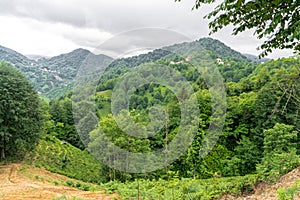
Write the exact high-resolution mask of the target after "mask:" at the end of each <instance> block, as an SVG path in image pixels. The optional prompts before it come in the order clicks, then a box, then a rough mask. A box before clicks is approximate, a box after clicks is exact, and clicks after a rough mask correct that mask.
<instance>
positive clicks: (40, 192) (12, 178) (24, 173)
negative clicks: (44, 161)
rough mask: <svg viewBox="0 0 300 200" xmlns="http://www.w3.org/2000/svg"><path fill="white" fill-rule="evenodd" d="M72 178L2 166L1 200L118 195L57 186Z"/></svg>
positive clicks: (101, 199)
mask: <svg viewBox="0 0 300 200" xmlns="http://www.w3.org/2000/svg"><path fill="white" fill-rule="evenodd" d="M69 179H70V178H68V177H65V176H62V175H58V174H55V173H51V172H48V171H46V170H44V169H39V168H31V167H28V166H23V165H20V164H10V165H0V200H35V199H36V200H48V199H49V200H51V199H54V198H60V199H64V198H62V196H63V197H66V199H80V200H83V199H84V200H110V199H114V197H116V195H107V194H105V192H103V191H101V192H100V191H97V192H90V191H82V190H78V189H76V188H73V187H67V186H63V185H55V184H54V183H55V181H56V183H62V182H65V181H67V180H69Z"/></svg>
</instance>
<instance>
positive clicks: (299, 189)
mask: <svg viewBox="0 0 300 200" xmlns="http://www.w3.org/2000/svg"><path fill="white" fill-rule="evenodd" d="M297 197H298V198H299V197H300V181H296V182H295V183H294V184H293V185H292V186H291V187H288V188H283V187H281V188H280V189H278V190H277V200H293V199H296V198H297Z"/></svg>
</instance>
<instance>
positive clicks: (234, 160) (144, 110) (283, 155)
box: [50, 39, 300, 181]
mask: <svg viewBox="0 0 300 200" xmlns="http://www.w3.org/2000/svg"><path fill="white" fill-rule="evenodd" d="M208 47H209V48H208ZM163 49H169V50H168V51H166V50H163ZM163 49H160V50H155V51H153V52H151V53H149V54H145V55H140V56H135V57H132V58H124V59H120V60H116V61H115V62H113V63H112V64H111V65H110V66H109V68H108V69H107V70H106V72H105V73H104V75H103V76H102V79H101V80H100V82H99V84H98V85H97V88H96V95H95V96H93V97H91V98H90V99H92V100H95V102H96V105H95V107H96V113H95V114H88V115H86V116H85V118H84V119H82V121H81V122H79V124H84V123H83V122H84V121H89V122H91V123H89V125H88V126H86V127H85V128H86V129H85V130H81V129H80V128H79V129H77V131H79V134H80V135H81V136H82V137H84V143H85V144H87V146H88V148H89V150H90V151H91V152H92V153H94V154H96V155H97V156H99V157H101V158H102V157H103V156H105V155H104V154H101V152H100V149H99V148H100V147H99V146H98V145H100V144H99V142H98V141H101V140H103V137H104V134H105V137H108V138H109V139H110V140H111V141H113V143H114V144H115V145H117V146H120V147H122V148H124V149H126V150H128V151H134V152H148V151H155V150H157V149H163V148H165V146H166V145H168V144H169V143H171V142H172V139H173V138H175V136H176V133H177V131H178V128H179V126H180V120H181V119H180V118H181V117H180V116H181V111H180V104H181V103H180V101H179V100H178V97H176V95H175V94H173V92H172V89H170V88H168V87H165V86H162V85H159V84H155V83H147V84H144V85H141V86H140V87H137V88H134V89H133V90H130V88H126V85H130V84H132V83H133V82H135V81H137V82H139V81H140V80H139V79H137V78H136V77H135V76H133V77H134V78H132V77H130V76H127V77H126V74H130V73H133V71H138V69H139V68H143V67H144V66H156V67H158V69H157V71H155V70H154V71H152V72H148V75H145V76H144V77H143V78H144V79H145V80H147V79H148V78H149V77H150V76H152V75H154V74H156V75H154V76H158V77H160V78H161V79H163V78H164V76H163V74H166V73H167V72H166V71H164V68H163V67H161V68H159V66H168V67H170V68H171V69H174V70H176V71H178V72H179V73H180V74H181V75H183V76H184V77H185V78H186V80H187V81H188V82H189V83H190V85H191V86H192V88H193V91H194V93H195V94H196V96H197V101H198V105H199V111H200V118H199V128H198V131H197V133H196V137H195V138H194V141H193V143H192V144H191V146H190V147H189V148H188V151H187V152H186V153H184V154H183V155H182V156H181V157H180V158H179V159H178V160H176V161H175V162H174V163H172V164H171V165H170V166H168V168H166V169H163V170H160V171H156V172H153V173H149V174H147V177H149V178H159V177H164V176H165V175H166V174H168V173H171V174H172V173H175V174H177V176H179V177H194V178H211V177H214V176H222V177H227V176H240V175H246V174H253V173H261V174H263V175H264V176H268V175H270V174H271V175H274V176H280V175H282V174H284V173H286V172H287V171H289V170H290V169H292V168H294V167H296V166H297V165H298V163H299V157H298V155H297V154H298V153H299V144H300V143H299V142H300V140H299V119H300V118H299V58H283V59H278V60H270V61H267V62H265V63H256V62H252V61H250V60H248V59H247V58H246V57H245V56H243V55H242V54H240V53H238V52H235V51H233V50H231V49H230V48H229V47H226V46H225V45H224V44H222V43H220V42H218V41H214V40H211V39H201V40H199V41H195V42H193V43H184V44H178V45H174V46H171V47H167V48H163ZM171 49H172V51H171ZM187 49H190V51H186V50H187ZM178 52H186V53H184V54H179V53H178ZM187 57H191V60H190V62H189V61H186V58H187ZM207 58H209V59H208V60H209V62H207ZM193 59H195V60H196V59H200V60H201V59H202V61H203V62H202V61H201V62H196V64H197V66H195V62H194V63H193ZM205 59H206V60H205ZM147 63H148V64H147ZM208 63H210V64H212V65H215V66H217V68H218V70H219V72H220V74H221V75H222V78H223V80H222V81H224V86H225V90H226V104H227V112H226V119H225V123H224V128H223V130H222V133H221V135H220V138H219V139H218V142H217V144H216V145H215V146H214V148H213V149H212V151H210V153H209V154H208V155H207V156H206V157H204V158H201V157H199V151H200V147H201V144H202V142H203V138H204V137H205V134H206V132H207V130H208V129H209V126H210V122H211V120H212V118H211V115H212V104H211V92H210V90H209V88H208V86H207V83H206V82H205V80H204V78H203V76H202V74H201V70H199V69H201V68H209V66H208ZM149 73H150V75H149ZM151 73H152V75H151ZM122 76H124V77H125V78H122ZM124 80H125V82H122V85H124V88H123V89H124V91H126V90H128V94H131V96H130V98H129V100H128V101H127V100H126V98H125V96H126V94H123V95H125V96H122V94H121V93H122V91H115V93H116V94H118V95H121V96H119V98H118V102H117V104H116V105H115V106H118V105H124V104H128V105H129V109H128V110H123V111H120V112H119V114H118V115H117V116H112V115H111V101H112V100H111V98H112V93H113V89H116V88H115V87H116V85H117V83H118V81H124ZM181 84H182V82H181V81H180V80H178V81H177V82H175V83H174V87H177V88H180V85H181ZM179 90H180V89H179ZM179 94H180V92H179ZM181 95H184V91H183V90H182V91H181ZM71 101H72V98H71V96H70V95H69V96H66V97H65V98H63V99H62V100H59V101H57V100H55V101H52V102H51V106H50V113H51V115H52V116H55V117H54V123H55V124H56V126H55V127H56V129H57V131H56V132H59V131H61V132H63V133H65V132H66V131H65V130H64V127H63V126H61V125H60V126H57V124H60V123H63V124H65V127H69V126H71V127H73V132H72V134H71V135H76V131H75V126H74V124H73V123H68V122H67V121H64V120H63V119H58V117H57V116H59V115H60V114H61V113H68V114H67V115H66V116H65V118H68V117H67V116H68V115H69V116H71V115H72V113H71V112H70V111H69V112H64V110H65V109H66V106H64V104H65V103H66V102H69V103H71ZM81 103H82V102H81ZM89 103H91V102H86V104H89ZM157 104H159V105H161V106H162V108H163V109H165V110H166V112H167V115H168V116H169V120H168V121H166V122H165V121H164V122H163V126H162V127H160V129H159V131H158V133H157V134H155V136H153V137H149V138H146V139H136V138H134V137H130V136H128V135H127V134H126V133H127V131H128V130H129V131H138V130H135V129H131V127H127V128H126V127H122V128H120V127H119V125H118V124H117V123H116V120H118V119H124V118H130V119H132V120H133V121H134V122H135V123H137V124H138V125H140V126H144V127H146V126H147V125H148V124H149V123H150V121H151V120H150V117H149V113H150V112H151V109H153V106H154V105H157ZM60 109H61V110H60ZM152 111H153V110H152ZM60 117H62V116H60ZM97 118H98V119H100V122H99V123H97ZM87 119H89V120H87ZM79 127H80V126H79ZM98 127H99V128H98ZM93 129H94V130H93ZM122 129H123V130H122ZM68 130H70V129H68ZM141 131H143V130H141ZM144 131H145V130H144ZM70 133H71V132H70ZM59 137H60V139H64V140H66V141H69V142H70V143H72V144H73V145H76V146H77V147H80V148H83V147H82V146H81V145H82V144H81V145H78V144H77V143H76V141H72V138H74V137H69V136H67V135H62V134H59ZM166 138H167V139H166ZM112 155H113V154H112ZM283 159H284V161H283ZM279 161H280V163H283V164H280V165H279ZM103 170H108V169H107V168H104V169H103ZM108 172H109V173H107V180H116V179H118V180H123V181H125V180H128V179H132V178H133V177H132V175H130V174H123V173H120V172H116V171H111V170H109V171H108ZM131 177H132V178H131Z"/></svg>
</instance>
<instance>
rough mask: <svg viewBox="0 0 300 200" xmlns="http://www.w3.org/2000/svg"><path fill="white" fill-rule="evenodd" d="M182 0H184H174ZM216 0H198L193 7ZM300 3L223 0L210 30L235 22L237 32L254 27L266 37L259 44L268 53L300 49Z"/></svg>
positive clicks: (295, 1) (213, 14) (266, 0)
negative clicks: (275, 50) (274, 50)
mask: <svg viewBox="0 0 300 200" xmlns="http://www.w3.org/2000/svg"><path fill="white" fill-rule="evenodd" d="M175 1H181V0H175ZM215 2H216V1H215V0H196V2H195V5H194V7H193V9H198V8H200V7H201V6H202V5H203V4H212V3H215ZM299 13H300V2H299V1H298V0H286V1H274V0H273V1H269V0H253V1H246V0H232V1H228V0H224V1H222V2H221V3H220V4H219V5H218V6H217V7H216V8H215V9H214V10H213V11H212V12H210V13H209V14H208V15H207V16H206V18H208V19H212V21H211V22H210V23H209V28H210V29H211V32H212V33H214V32H217V31H219V30H220V29H222V28H224V27H226V26H228V25H232V26H233V27H234V29H233V34H234V35H236V34H238V33H241V32H243V31H245V30H247V29H254V30H255V32H254V33H255V34H256V35H257V37H258V38H259V39H261V38H267V39H265V41H264V43H263V44H262V45H261V46H260V48H261V49H263V50H264V51H263V52H262V53H261V56H266V55H267V54H268V53H270V52H272V49H293V50H295V51H297V52H298V53H299V51H300V43H299V40H300V24H299V21H300V14H299Z"/></svg>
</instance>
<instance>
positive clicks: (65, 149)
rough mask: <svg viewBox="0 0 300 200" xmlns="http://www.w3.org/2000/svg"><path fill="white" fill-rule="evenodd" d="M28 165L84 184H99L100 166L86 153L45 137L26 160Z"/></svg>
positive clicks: (51, 137) (50, 137)
mask: <svg viewBox="0 0 300 200" xmlns="http://www.w3.org/2000/svg"><path fill="white" fill-rule="evenodd" d="M27 163H28V164H32V165H34V166H37V167H44V168H45V169H47V170H48V171H51V172H55V173H58V174H62V175H66V176H68V177H70V178H74V179H78V180H82V181H85V182H92V183H100V182H101V181H102V180H101V176H100V167H101V164H100V163H99V162H98V161H97V160H96V159H95V158H94V157H93V156H92V155H91V154H90V153H89V152H88V151H82V150H80V149H78V148H76V147H74V146H72V145H70V144H68V143H65V142H62V141H60V140H58V139H57V138H55V137H53V136H50V135H47V136H45V138H43V139H42V140H40V143H39V145H38V146H37V148H36V149H35V150H34V152H32V154H31V156H30V158H29V159H28V160H27Z"/></svg>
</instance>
